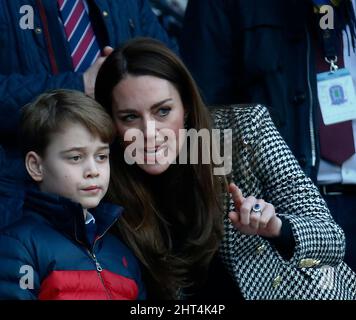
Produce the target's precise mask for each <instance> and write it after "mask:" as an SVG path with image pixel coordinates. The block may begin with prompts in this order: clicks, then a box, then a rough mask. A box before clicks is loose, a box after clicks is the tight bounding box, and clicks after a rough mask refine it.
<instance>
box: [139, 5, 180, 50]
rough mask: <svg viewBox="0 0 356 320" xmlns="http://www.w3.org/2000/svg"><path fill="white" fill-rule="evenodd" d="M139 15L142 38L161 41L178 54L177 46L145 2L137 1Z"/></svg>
mask: <svg viewBox="0 0 356 320" xmlns="http://www.w3.org/2000/svg"><path fill="white" fill-rule="evenodd" d="M137 2H138V6H139V12H140V13H139V15H140V23H141V28H142V32H143V34H142V36H145V37H151V38H155V39H157V40H160V41H162V42H163V43H165V44H166V46H167V47H169V48H170V49H171V50H173V51H174V52H175V53H176V54H179V49H178V45H177V44H176V43H175V41H173V40H171V39H170V38H169V37H168V35H167V33H166V31H165V30H164V28H163V27H162V26H161V24H160V23H159V21H158V19H157V16H156V15H155V14H154V12H153V11H152V7H151V5H150V4H149V2H148V1H147V0H139V1H137Z"/></svg>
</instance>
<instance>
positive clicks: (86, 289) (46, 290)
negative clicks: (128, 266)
mask: <svg viewBox="0 0 356 320" xmlns="http://www.w3.org/2000/svg"><path fill="white" fill-rule="evenodd" d="M137 296H138V286H137V284H136V282H135V281H134V280H132V279H129V278H126V277H124V276H121V275H118V274H115V273H113V272H110V271H107V270H103V271H102V272H100V274H99V273H98V272H97V271H96V270H89V271H82V270H81V271H53V272H52V273H51V274H50V275H49V276H48V277H47V278H46V279H45V280H43V282H42V283H41V288H40V293H39V299H40V300H107V299H113V300H135V299H137Z"/></svg>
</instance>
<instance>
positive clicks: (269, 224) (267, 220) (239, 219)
mask: <svg viewBox="0 0 356 320" xmlns="http://www.w3.org/2000/svg"><path fill="white" fill-rule="evenodd" d="M229 192H230V193H231V196H232V199H233V201H234V203H235V211H232V212H230V213H229V218H230V220H231V223H232V224H233V225H234V227H235V228H236V229H237V230H239V231H240V232H241V233H243V234H248V235H260V236H263V237H267V238H268V237H269V238H273V237H278V236H279V235H280V232H281V227H282V221H281V219H280V218H278V217H277V215H276V212H275V209H274V206H273V205H272V204H270V203H268V202H265V201H264V200H263V199H256V198H255V197H253V196H249V197H247V198H245V197H244V196H243V195H242V192H241V190H240V189H239V188H238V187H237V186H236V185H235V184H234V183H230V185H229Z"/></svg>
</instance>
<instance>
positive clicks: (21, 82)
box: [0, 72, 84, 136]
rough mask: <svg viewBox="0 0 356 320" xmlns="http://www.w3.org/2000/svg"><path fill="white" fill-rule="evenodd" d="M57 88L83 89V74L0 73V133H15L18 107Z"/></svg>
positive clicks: (18, 115) (18, 117)
mask: <svg viewBox="0 0 356 320" xmlns="http://www.w3.org/2000/svg"><path fill="white" fill-rule="evenodd" d="M58 88H65V89H73V90H79V91H84V83H83V75H82V74H80V73H74V72H64V73H60V74H58V75H52V74H50V73H47V74H46V73H39V74H31V75H22V74H18V73H13V74H10V75H3V74H0V123H1V126H0V134H1V135H4V136H5V135H8V134H16V133H17V129H18V128H19V122H20V109H21V108H22V107H23V106H24V105H25V104H27V103H29V102H31V101H32V100H33V99H34V97H37V96H38V95H39V94H41V93H43V92H45V91H48V90H52V89H58Z"/></svg>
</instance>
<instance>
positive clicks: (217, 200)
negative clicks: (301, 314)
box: [95, 38, 356, 299]
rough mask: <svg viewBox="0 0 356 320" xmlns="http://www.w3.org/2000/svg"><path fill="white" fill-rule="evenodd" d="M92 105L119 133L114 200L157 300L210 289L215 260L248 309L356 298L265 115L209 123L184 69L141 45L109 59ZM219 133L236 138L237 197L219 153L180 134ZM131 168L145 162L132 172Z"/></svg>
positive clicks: (218, 116)
mask: <svg viewBox="0 0 356 320" xmlns="http://www.w3.org/2000/svg"><path fill="white" fill-rule="evenodd" d="M95 96H96V99H97V100H98V101H99V102H100V103H101V104H102V105H103V106H104V107H105V108H106V110H107V112H108V113H109V114H110V115H111V116H112V117H113V119H114V122H115V124H116V128H117V131H118V141H117V143H116V144H115V145H114V146H113V151H112V179H111V192H110V194H111V200H113V201H115V202H117V203H119V204H121V205H123V206H124V207H125V208H126V212H125V214H124V216H123V221H121V222H120V225H119V226H118V227H119V228H120V233H121V235H122V237H123V238H124V240H125V241H126V242H127V243H128V245H129V246H130V247H131V248H132V249H133V250H134V251H135V253H136V255H137V257H138V258H139V259H140V260H141V262H142V264H143V266H144V267H145V269H146V273H147V277H148V278H147V280H146V281H147V285H148V286H149V292H151V294H154V297H155V298H177V297H182V294H183V297H184V293H185V290H179V289H184V288H188V287H192V285H193V288H194V285H196V284H197V283H198V284H199V283H202V282H204V280H205V276H206V272H207V270H208V267H209V264H210V262H211V261H212V259H213V257H214V255H215V254H216V253H217V252H218V256H219V259H221V260H222V261H223V263H224V265H225V266H226V268H227V269H228V270H229V273H230V274H231V276H232V278H233V279H234V282H235V283H236V284H237V285H238V287H239V289H240V292H241V294H242V296H243V297H244V298H245V299H354V298H356V297H355V275H354V274H353V272H352V271H351V270H350V269H349V268H348V267H347V266H346V265H345V264H344V263H343V262H342V258H343V255H344V249H345V239H344V235H343V232H342V230H341V229H340V228H339V227H338V226H337V225H336V224H335V222H334V221H333V220H332V218H331V216H330V214H329V211H328V209H327V208H326V206H325V203H324V201H323V200H322V199H321V197H320V195H319V193H318V190H317V189H316V187H315V186H314V185H313V184H312V182H311V180H310V179H309V178H307V177H306V176H305V175H304V173H303V172H302V170H301V169H300V167H299V166H298V164H297V162H296V160H295V159H294V157H293V156H292V154H291V153H290V151H289V149H288V147H287V146H286V145H285V143H284V141H283V140H282V139H281V137H280V135H279V134H278V132H277V131H276V129H275V127H274V125H273V123H272V121H271V118H270V116H269V114H268V111H267V109H266V108H265V107H263V106H234V107H231V106H230V107H228V108H224V107H221V108H215V110H214V111H213V112H212V114H210V113H209V112H208V111H207V109H206V108H205V106H204V105H203V103H202V100H201V98H200V96H199V93H198V89H197V87H196V85H195V83H194V81H193V79H192V77H191V76H190V74H189V72H188V71H187V69H186V68H185V66H184V65H183V64H182V62H181V61H180V60H179V59H178V58H177V57H176V56H175V55H174V53H172V52H171V51H170V50H169V49H167V48H166V47H165V46H164V45H163V44H161V43H159V42H157V41H155V40H152V39H145V38H141V39H136V40H132V41H129V42H128V43H127V44H126V45H125V46H123V47H122V48H121V49H118V50H115V51H114V52H113V53H112V54H111V55H110V56H109V57H108V58H107V60H106V61H105V63H104V64H103V66H102V67H101V69H100V71H99V73H98V77H97V80H96V88H95ZM212 122H213V123H214V124H213V125H212ZM213 127H214V128H215V129H220V130H221V131H222V132H223V130H225V129H231V130H232V140H230V142H232V153H231V155H232V157H231V159H230V160H232V172H231V174H230V175H229V177H228V178H229V180H230V179H232V181H234V182H235V183H236V184H237V185H238V186H236V185H235V184H233V183H230V185H229V187H228V189H229V192H227V187H226V183H225V180H227V179H225V178H224V177H223V176H217V175H215V174H214V173H216V172H215V171H214V169H216V167H218V166H215V165H214V163H216V162H217V161H216V157H214V156H215V154H214V152H213V151H214V148H210V145H209V146H206V145H205V146H204V145H203V144H204V143H203V141H202V140H199V143H198V144H197V143H196V142H194V141H193V142H191V141H190V140H189V141H188V138H186V139H182V137H183V138H184V134H183V135H182V134H180V133H181V132H183V133H184V130H183V129H190V130H192V129H195V130H196V131H197V132H202V130H203V129H205V130H208V132H211V133H212V131H211V130H212V128H213ZM135 130H136V131H135ZM182 130H183V131H182ZM168 131H169V132H170V133H171V134H170V135H169V134H168V133H167V132H168ZM132 132H135V134H132ZM140 132H143V134H142V135H141V136H140ZM133 135H135V138H132V136H133ZM210 136H213V134H211V135H210ZM167 137H168V138H167ZM186 137H187V134H186ZM221 137H222V140H223V138H224V136H223V134H221ZM141 138H142V140H143V146H142V145H141V147H140V143H138V142H139V140H140V139H141ZM228 142H229V139H227V143H226V145H229V143H228ZM133 144H135V148H132V145H133ZM187 145H188V146H189V147H192V148H193V150H197V152H198V159H199V160H198V161H197V163H196V162H194V161H193V160H194V159H195V156H196V154H194V153H193V154H190V155H189V156H188V161H187V162H188V164H184V163H182V162H183V161H181V160H182V159H181V158H184V157H182V153H183V152H182V151H183V150H186V149H185V147H186V146H187ZM221 145H223V144H221ZM201 147H203V149H202V148H201ZM194 148H195V149H194ZM133 149H136V150H135V151H133ZM211 149H212V152H211V153H209V152H208V153H209V155H210V161H209V163H208V164H204V163H205V162H204V161H202V159H203V158H204V156H205V155H206V153H207V150H211ZM128 150H129V152H128ZM225 151H226V150H225ZM169 153H170V154H173V155H178V157H177V159H175V158H174V157H172V156H171V157H166V158H165V155H166V154H169ZM130 154H131V157H130ZM132 158H135V159H136V160H137V159H139V160H143V161H136V162H137V163H136V164H134V165H132V164H131V163H132V162H131V160H132ZM162 159H163V160H164V159H166V160H167V159H168V160H167V161H161V160H162ZM228 159H229V157H227V160H228ZM327 266H329V267H328V268H327ZM190 290H191V289H190ZM194 290H196V288H194V289H193V291H194Z"/></svg>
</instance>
